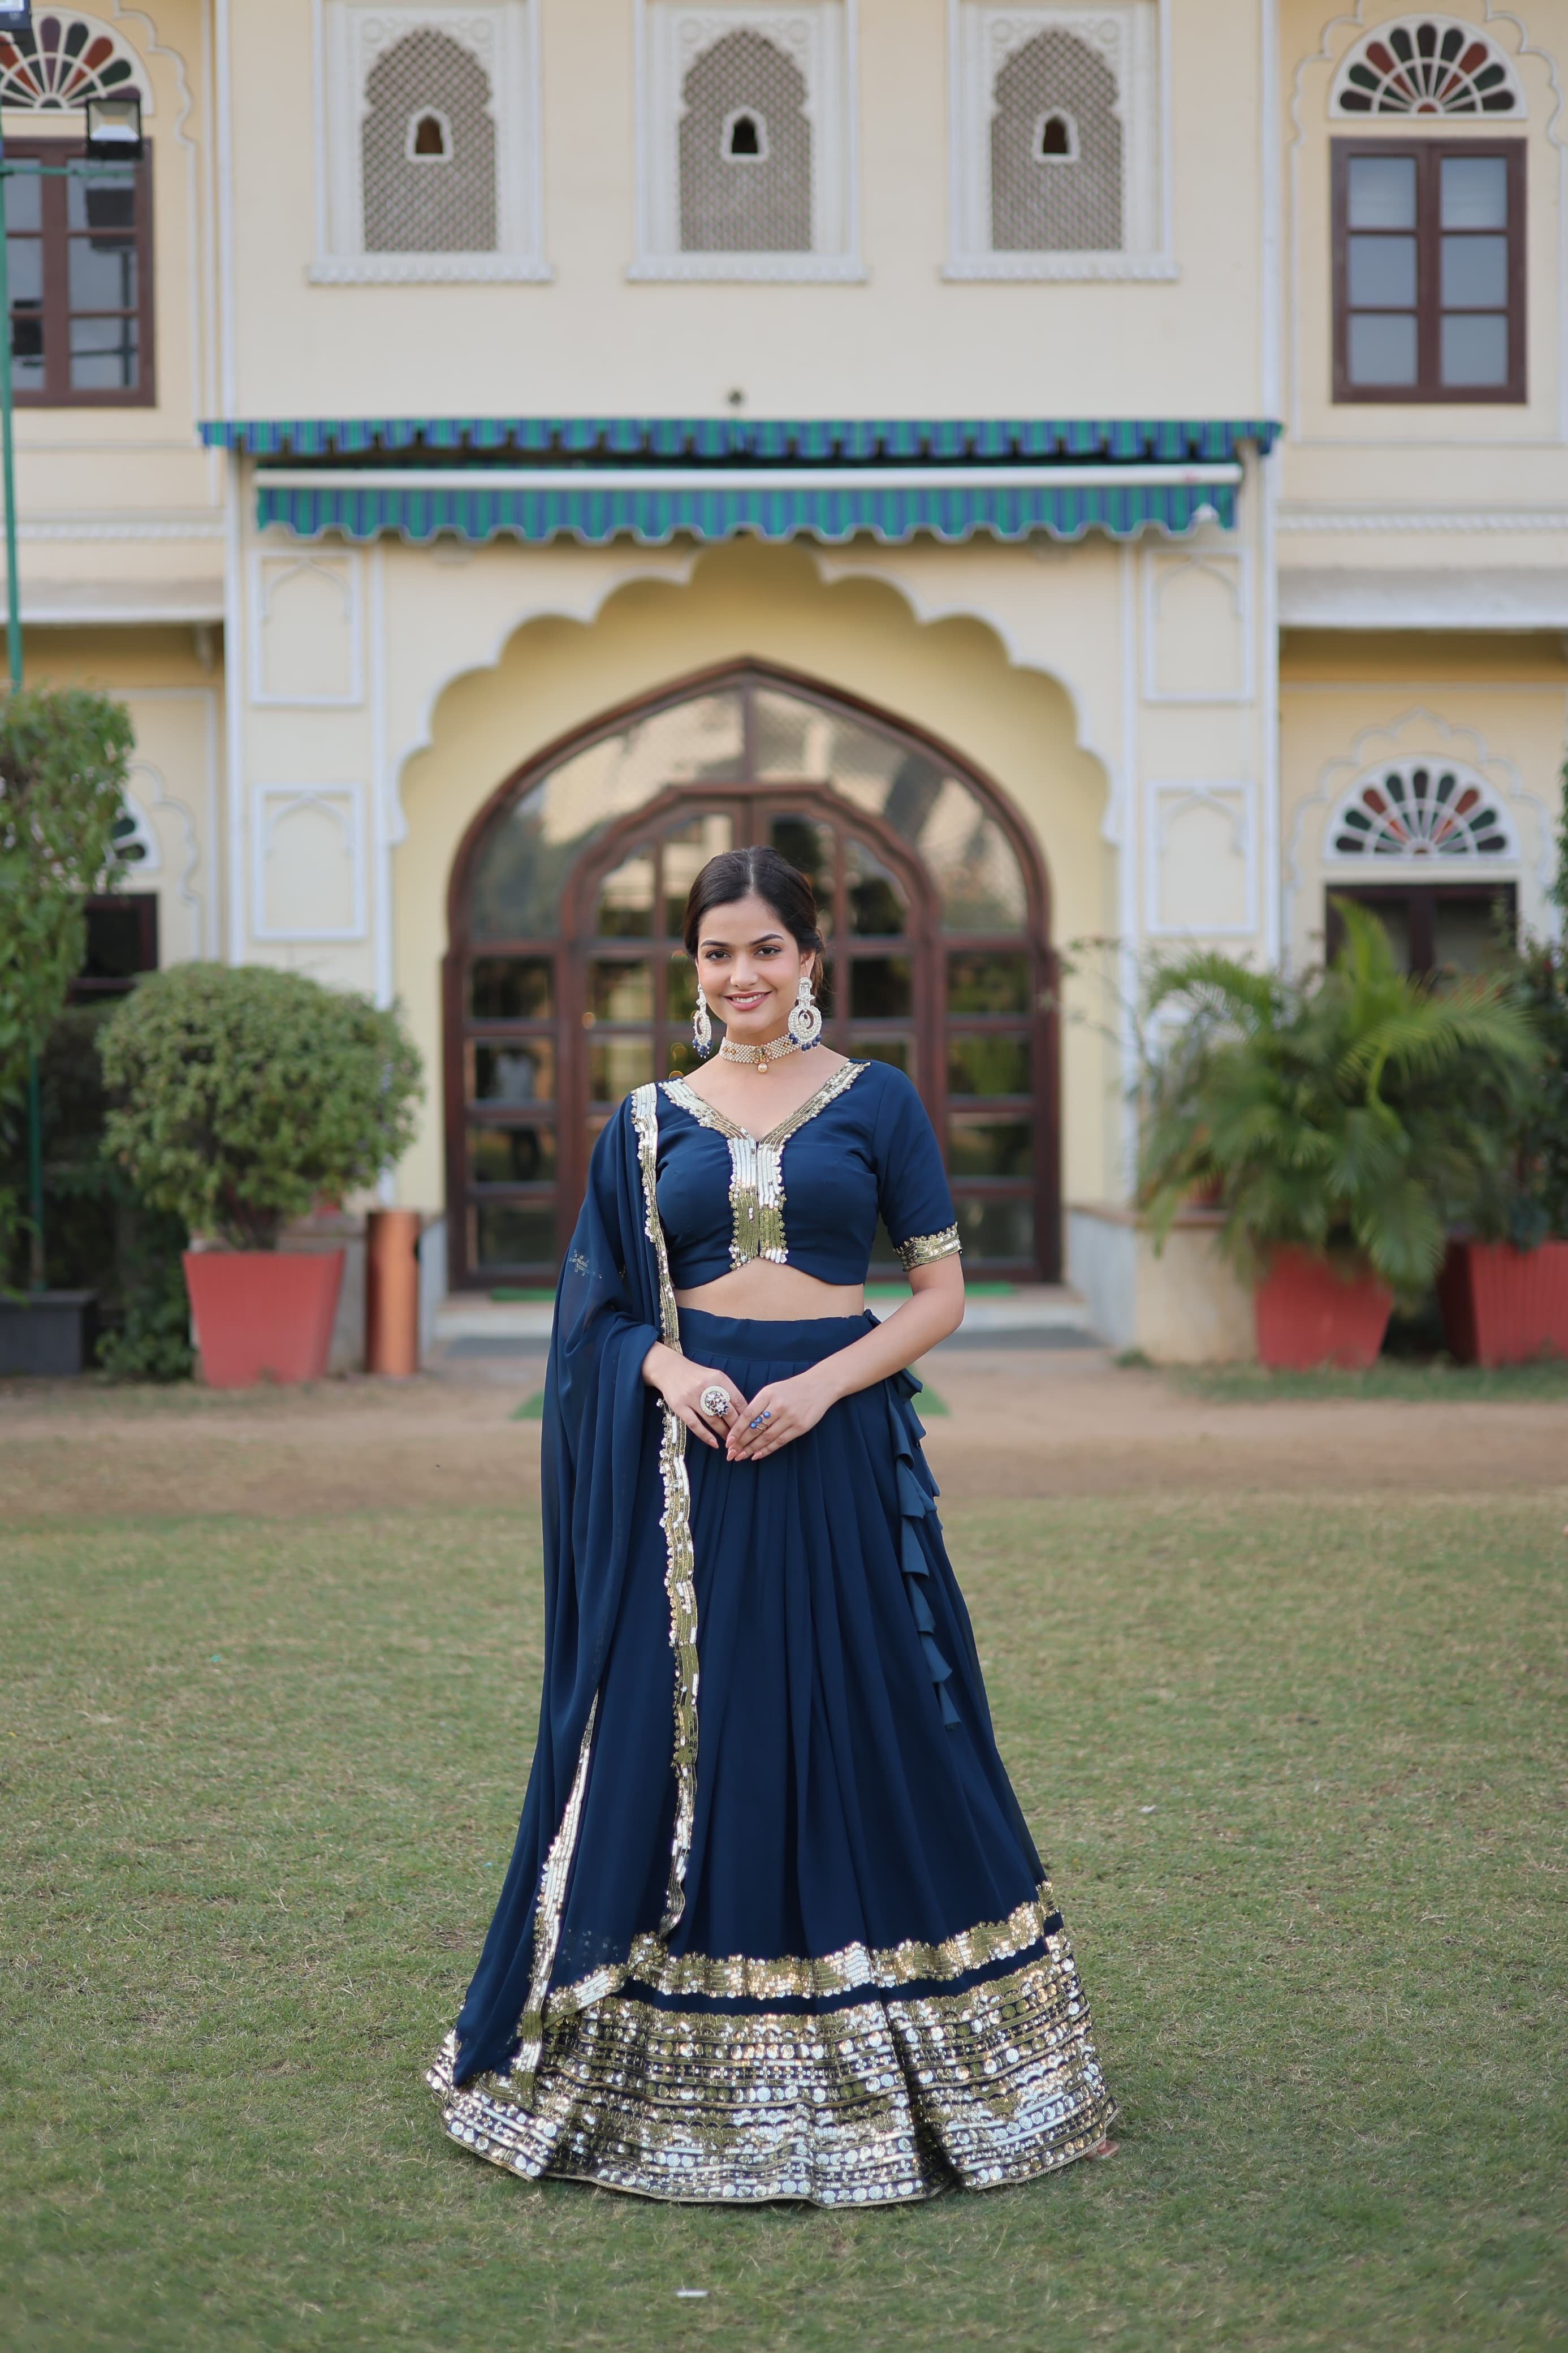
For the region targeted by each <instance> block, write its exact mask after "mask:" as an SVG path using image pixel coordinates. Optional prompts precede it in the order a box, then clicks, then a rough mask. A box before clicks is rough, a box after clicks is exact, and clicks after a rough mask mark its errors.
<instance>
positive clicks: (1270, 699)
mask: <svg viewBox="0 0 1568 2353" xmlns="http://www.w3.org/2000/svg"><path fill="white" fill-rule="evenodd" d="M1265 5H1266V6H1267V5H1270V0H1265ZM1282 464H1283V451H1282V446H1281V444H1280V443H1279V442H1278V441H1276V443H1275V444H1274V447H1273V448H1272V449H1270V450H1268V452H1267V454H1262V455H1259V457H1258V459H1257V462H1256V465H1255V469H1254V473H1253V480H1255V481H1256V482H1257V484H1258V542H1259V545H1258V556H1259V568H1260V571H1261V575H1262V590H1263V593H1262V596H1261V597H1260V599H1259V600H1258V679H1259V682H1260V691H1259V693H1258V752H1259V754H1260V756H1261V761H1262V768H1263V837H1262V858H1263V877H1264V897H1263V953H1264V955H1265V957H1266V958H1267V960H1268V963H1269V964H1270V965H1278V963H1279V957H1280V953H1281V949H1282V944H1283V941H1284V920H1285V918H1284V877H1283V875H1282V874H1281V872H1280V868H1279V829H1280V822H1281V811H1280V806H1279V795H1280V757H1279V550H1278V547H1277V546H1276V544H1275V536H1274V534H1275V527H1276V520H1277V515H1278V511H1279V478H1280V472H1281V468H1282Z"/></svg>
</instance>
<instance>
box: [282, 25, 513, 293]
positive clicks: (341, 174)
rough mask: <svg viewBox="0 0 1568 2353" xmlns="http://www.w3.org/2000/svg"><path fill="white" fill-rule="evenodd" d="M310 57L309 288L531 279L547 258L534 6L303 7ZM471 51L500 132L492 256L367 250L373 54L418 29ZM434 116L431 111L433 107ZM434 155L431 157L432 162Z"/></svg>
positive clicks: (488, 254) (497, 147) (497, 153)
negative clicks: (366, 143)
mask: <svg viewBox="0 0 1568 2353" xmlns="http://www.w3.org/2000/svg"><path fill="white" fill-rule="evenodd" d="M311 9H312V15H313V19H314V34H315V59H316V72H315V82H316V258H315V260H314V261H313V263H312V264H311V266H310V273H309V274H310V281H311V283H312V284H313V285H317V286H418V285H450V284H453V283H460V282H461V281H463V280H475V281H477V282H479V283H491V284H493V283H496V282H498V281H502V282H515V281H519V280H523V281H527V280H535V281H539V282H546V281H548V280H549V279H550V278H551V276H552V271H551V269H550V267H549V264H548V263H547V262H546V260H545V259H544V252H543V219H544V188H543V156H542V144H541V134H540V96H539V79H540V75H539V0H481V5H466V0H422V5H408V0H399V5H392V6H381V5H378V0H311ZM426 26H427V27H429V28H431V29H432V30H435V31H443V32H447V33H449V34H450V35H451V36H452V37H453V38H454V39H457V40H459V41H462V42H463V43H464V44H465V46H467V47H471V48H472V49H473V50H474V52H475V54H476V56H478V57H479V58H480V60H481V62H482V63H483V65H484V68H485V70H486V72H487V73H488V74H489V78H490V90H491V99H492V105H493V109H494V118H495V126H496V230H497V239H498V242H497V248H496V250H495V251H494V252H493V253H366V251H365V250H364V192H363V181H362V152H361V141H360V131H361V125H362V124H363V121H364V87H365V79H366V76H367V74H368V73H369V71H370V67H371V65H372V63H373V62H374V57H375V56H379V55H380V54H382V53H383V52H384V50H386V49H388V48H390V47H392V46H393V44H394V43H395V42H396V41H398V40H401V39H402V38H403V37H404V36H405V34H408V33H413V32H418V31H420V30H421V29H423V28H425V27H426ZM433 111H437V112H439V111H440V110H439V109H438V108H435V109H433ZM435 160H436V159H434V158H433V159H432V161H433V162H434V161H435Z"/></svg>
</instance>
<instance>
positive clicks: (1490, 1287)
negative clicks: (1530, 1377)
mask: <svg viewBox="0 0 1568 2353" xmlns="http://www.w3.org/2000/svg"><path fill="white" fill-rule="evenodd" d="M1437 1298H1438V1301H1439V1303H1440V1304H1441V1306H1442V1310H1443V1330H1444V1334H1445V1335H1446V1337H1447V1343H1448V1353H1449V1355H1450V1356H1453V1357H1454V1358H1455V1359H1456V1360H1457V1361H1458V1363H1459V1364H1461V1365H1526V1364H1528V1363H1529V1362H1530V1361H1531V1357H1533V1356H1568V1242H1542V1244H1541V1245H1540V1247H1539V1249H1536V1250H1515V1249H1514V1247H1513V1245H1512V1243H1511V1242H1450V1243H1449V1245H1448V1255H1447V1260H1446V1261H1444V1266H1443V1271H1442V1273H1441V1275H1440V1276H1439V1277H1438V1281H1437Z"/></svg>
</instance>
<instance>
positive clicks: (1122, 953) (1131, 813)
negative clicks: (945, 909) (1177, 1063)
mask: <svg viewBox="0 0 1568 2353" xmlns="http://www.w3.org/2000/svg"><path fill="white" fill-rule="evenodd" d="M1117 592H1118V593H1117V607H1118V621H1119V624H1120V630H1119V634H1120V638H1121V646H1120V654H1121V760H1120V762H1119V764H1118V769H1117V771H1116V772H1115V776H1114V786H1113V799H1112V804H1111V806H1110V807H1109V808H1107V810H1106V812H1105V819H1104V823H1103V825H1102V827H1101V831H1102V833H1103V835H1104V838H1105V839H1106V840H1107V841H1109V842H1112V843H1114V845H1115V848H1116V852H1117V858H1116V910H1117V928H1118V931H1119V933H1120V938H1119V940H1118V942H1117V958H1116V969H1117V983H1118V993H1119V997H1120V1000H1121V1002H1120V1007H1119V1012H1120V1029H1121V1190H1122V1193H1123V1195H1124V1196H1125V1197H1126V1198H1128V1199H1129V1200H1131V1198H1132V1195H1133V1192H1134V1191H1135V1189H1136V1187H1137V1182H1138V1104H1137V1088H1138V1078H1139V1064H1140V1039H1139V1027H1138V1017H1139V1003H1138V997H1139V980H1140V975H1139V955H1138V949H1139V937H1138V858H1139V850H1140V847H1141V844H1140V840H1139V827H1138V822H1137V808H1138V799H1139V794H1138V717H1139V712H1138V666H1139V647H1138V572H1137V559H1136V556H1135V554H1134V552H1133V548H1132V545H1131V542H1130V541H1127V540H1123V541H1122V543H1121V546H1120V547H1119V548H1118V550H1117Z"/></svg>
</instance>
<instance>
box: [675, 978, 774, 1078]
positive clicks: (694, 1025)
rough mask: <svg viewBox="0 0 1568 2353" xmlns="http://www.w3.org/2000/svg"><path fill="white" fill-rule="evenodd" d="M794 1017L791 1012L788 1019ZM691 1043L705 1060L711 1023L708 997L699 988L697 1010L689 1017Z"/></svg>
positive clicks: (709, 1047) (710, 1036) (709, 1039)
mask: <svg viewBox="0 0 1568 2353" xmlns="http://www.w3.org/2000/svg"><path fill="white" fill-rule="evenodd" d="M794 1018H795V1016H794V1014H793V1013H792V1014H791V1016H790V1019H791V1020H792V1021H793V1020H794ZM691 1043H692V1047H693V1049H694V1050H695V1052H696V1053H697V1055H698V1057H699V1059H700V1060H702V1061H706V1060H707V1059H708V1055H709V1052H710V1050H711V1048H712V1044H713V1024H712V1022H711V1021H710V1019H709V1018H708V999H707V998H706V997H704V996H703V994H702V991H701V990H700V989H699V990H698V992H697V1010H696V1012H695V1013H694V1014H693V1015H692V1017H691Z"/></svg>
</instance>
